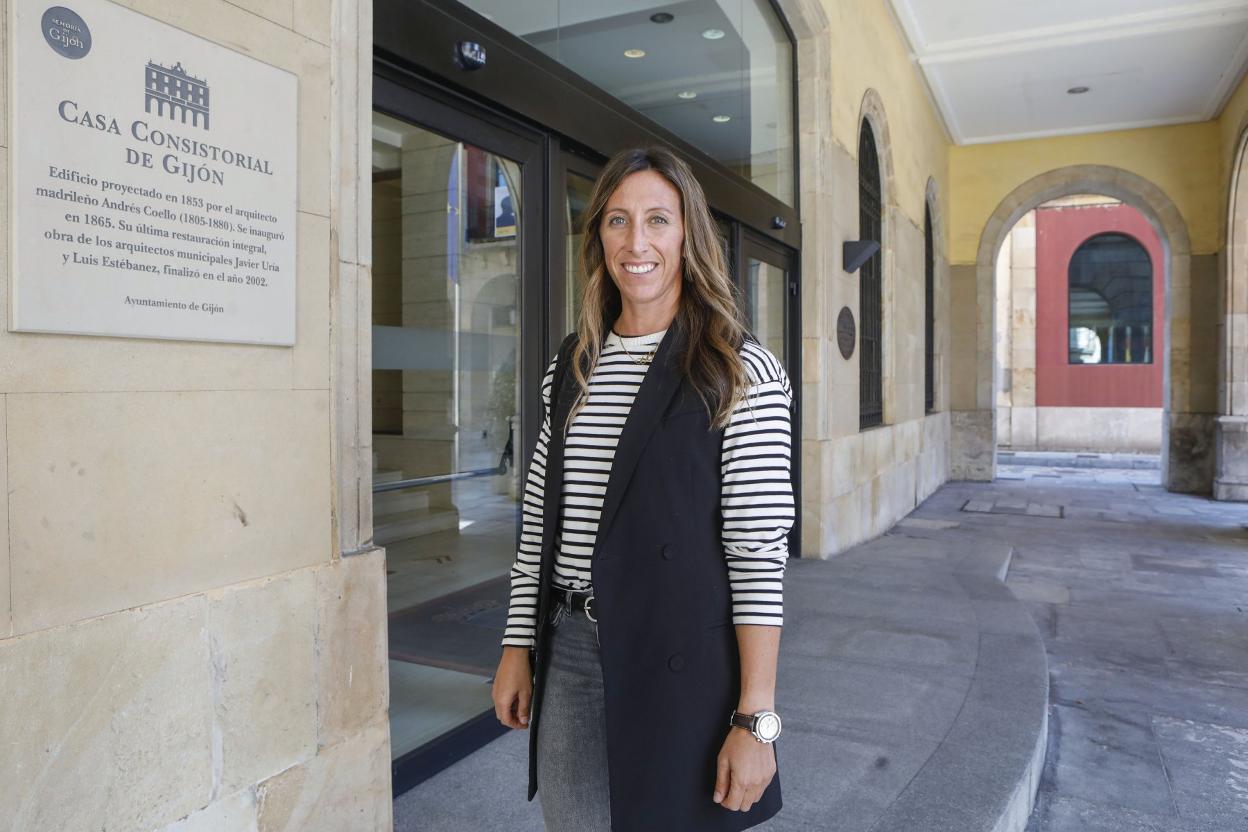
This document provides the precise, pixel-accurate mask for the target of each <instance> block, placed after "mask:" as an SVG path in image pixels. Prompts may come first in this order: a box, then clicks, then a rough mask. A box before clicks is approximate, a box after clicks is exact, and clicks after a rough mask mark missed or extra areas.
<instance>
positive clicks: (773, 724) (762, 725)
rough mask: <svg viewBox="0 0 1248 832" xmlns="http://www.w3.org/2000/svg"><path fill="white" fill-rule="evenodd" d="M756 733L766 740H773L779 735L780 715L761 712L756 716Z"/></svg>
mask: <svg viewBox="0 0 1248 832" xmlns="http://www.w3.org/2000/svg"><path fill="white" fill-rule="evenodd" d="M756 730H757V731H758V735H759V736H760V737H762V738H763V739H764V740H766V741H767V742H770V741H772V740H774V739H775V738H776V737H778V736H780V717H778V716H776V715H775V714H770V713H769V714H763V715H762V716H760V717H759V718H758V725H757V726H756Z"/></svg>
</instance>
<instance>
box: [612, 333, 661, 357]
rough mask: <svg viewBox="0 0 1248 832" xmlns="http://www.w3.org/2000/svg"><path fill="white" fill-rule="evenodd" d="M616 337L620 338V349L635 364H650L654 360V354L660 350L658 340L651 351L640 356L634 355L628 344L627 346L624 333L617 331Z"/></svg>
mask: <svg viewBox="0 0 1248 832" xmlns="http://www.w3.org/2000/svg"><path fill="white" fill-rule="evenodd" d="M615 337H617V338H619V339H620V349H622V350H624V354H625V355H627V356H628V357H629V358H631V359H633V363H634V364H649V363H650V362H651V361H653V360H654V354H655V353H656V352H658V351H659V345H658V343H657V342H656V343H655V345H654V346H653V347H651V348H650V352H648V353H646V354H645V355H643V356H641V357H640V358H638V357H637V356H635V355H633V353H632V352H631V351H630V350H629V349H628V347H627V346H625V344H624V336H623V335H621V334H620V333H618V332H617V333H615Z"/></svg>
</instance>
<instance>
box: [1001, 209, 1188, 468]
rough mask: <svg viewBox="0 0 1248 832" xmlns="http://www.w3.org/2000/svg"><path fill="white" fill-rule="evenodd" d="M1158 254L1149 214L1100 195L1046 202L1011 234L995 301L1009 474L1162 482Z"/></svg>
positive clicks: (1004, 451) (1162, 314)
mask: <svg viewBox="0 0 1248 832" xmlns="http://www.w3.org/2000/svg"><path fill="white" fill-rule="evenodd" d="M1161 251H1162V245H1161V240H1160V238H1159V237H1158V236H1157V234H1156V232H1154V231H1153V229H1152V227H1151V226H1150V225H1149V223H1148V220H1147V219H1146V218H1145V217H1144V216H1143V214H1141V213H1140V212H1139V211H1137V210H1136V209H1135V208H1133V207H1131V206H1130V205H1126V204H1124V203H1123V202H1121V201H1120V200H1118V199H1114V198H1112V197H1106V196H1099V195H1093V194H1084V195H1076V196H1070V197H1065V198H1061V199H1057V200H1052V201H1049V202H1045V203H1042V204H1041V205H1039V206H1037V207H1036V208H1035V209H1033V210H1031V211H1028V212H1027V213H1026V214H1024V215H1023V217H1021V218H1020V219H1019V221H1018V222H1017V223H1016V224H1015V225H1014V227H1013V228H1011V229H1010V231H1009V232H1008V233H1007V234H1006V235H1005V238H1004V239H1003V241H1002V245H1001V248H1000V251H999V252H998V254H997V265H996V273H995V278H996V285H995V292H994V294H995V304H996V310H995V318H996V324H997V326H996V332H995V334H994V338H995V341H994V351H995V365H996V367H995V386H996V392H995V405H996V414H995V424H996V428H997V445H998V450H999V452H1000V456H999V461H1001V462H1003V463H1009V464H1010V466H1011V467H1010V468H1009V469H1008V470H1004V471H1003V472H1001V473H1002V475H1003V476H1007V477H1010V478H1014V477H1023V478H1029V477H1030V476H1031V475H1032V474H1037V473H1040V472H1038V471H1037V470H1036V466H1041V467H1043V468H1053V467H1057V468H1070V467H1079V468H1084V469H1086V470H1083V471H1081V472H1080V473H1079V474H1078V475H1077V476H1079V477H1092V476H1093V475H1094V473H1095V471H1097V470H1101V469H1103V468H1121V469H1129V470H1130V471H1131V474H1129V475H1127V477H1126V478H1128V479H1130V480H1131V481H1133V482H1141V483H1157V482H1158V480H1159V468H1160V454H1161V439H1162V372H1161V370H1162V367H1161V362H1160V361H1157V362H1154V358H1155V356H1156V355H1157V346H1158V344H1159V342H1160V340H1161V333H1162V332H1163V330H1164V321H1165V301H1164V296H1163V294H1162V291H1161V290H1162V286H1163V284H1162V280H1161V272H1160V271H1159V270H1156V269H1155V264H1157V263H1160V261H1161V260H1162V259H1163V258H1162V254H1161ZM1071 476H1076V475H1075V474H1072V475H1071ZM1104 476H1111V475H1108V474H1106V475H1104ZM1115 476H1117V475H1115Z"/></svg>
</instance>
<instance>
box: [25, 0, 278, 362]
mask: <svg viewBox="0 0 1248 832" xmlns="http://www.w3.org/2000/svg"><path fill="white" fill-rule="evenodd" d="M9 8H10V10H11V11H10V17H9V31H10V32H11V33H12V37H11V39H10V50H11V56H12V57H11V64H10V73H9V77H10V85H9V96H10V100H11V101H12V102H13V108H12V114H13V121H12V127H11V134H10V135H11V136H12V149H11V161H12V164H11V165H10V177H9V182H10V186H9V187H10V191H9V205H10V211H9V217H10V243H11V247H10V251H11V252H12V257H11V259H10V263H9V267H10V274H11V277H10V303H9V310H10V311H9V315H10V318H9V327H10V329H13V330H21V331H28V332H64V333H75V334H82V335H118V336H130V337H139V338H173V339H179V340H193V341H230V342H239V343H253V344H284V345H290V344H294V343H295V251H296V246H295V224H296V186H297V171H298V167H297V165H298V144H297V141H298V136H297V120H296V118H297V112H298V80H297V79H296V78H295V76H294V75H292V74H291V73H289V72H286V71H284V70H281V69H277V68H275V67H272V66H269V65H268V64H264V63H261V62H260V61H257V60H255V59H253V58H249V57H247V56H245V55H241V54H239V53H237V52H234V51H233V50H231V49H227V48H225V47H223V46H219V45H217V44H214V43H211V42H209V41H206V40H204V39H202V38H199V37H196V36H194V35H191V34H188V33H186V32H183V31H181V30H180V29H176V28H174V27H172V26H169V25H167V24H164V23H161V22H159V21H156V20H153V19H152V18H150V17H146V16H145V15H142V14H139V13H137V12H134V11H131V10H129V9H126V8H123V7H121V6H118V5H115V4H114V3H112V2H109V0H73V2H70V3H67V4H66V5H55V4H53V3H49V2H47V0H10V2H9Z"/></svg>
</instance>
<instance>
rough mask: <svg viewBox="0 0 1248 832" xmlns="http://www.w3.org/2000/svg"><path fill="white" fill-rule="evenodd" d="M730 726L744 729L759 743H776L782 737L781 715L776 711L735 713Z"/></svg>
mask: <svg viewBox="0 0 1248 832" xmlns="http://www.w3.org/2000/svg"><path fill="white" fill-rule="evenodd" d="M728 724H729V725H735V726H737V727H738V728H744V729H745V730H747V731H749V732H750V733H751V734H753V735H754V739H756V740H758V741H759V742H775V741H776V737H778V736H780V714H778V713H776V712H775V711H759V712H758V713H756V714H743V713H741V712H740V711H733V712H732V719H730V720H729V721H728Z"/></svg>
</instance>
